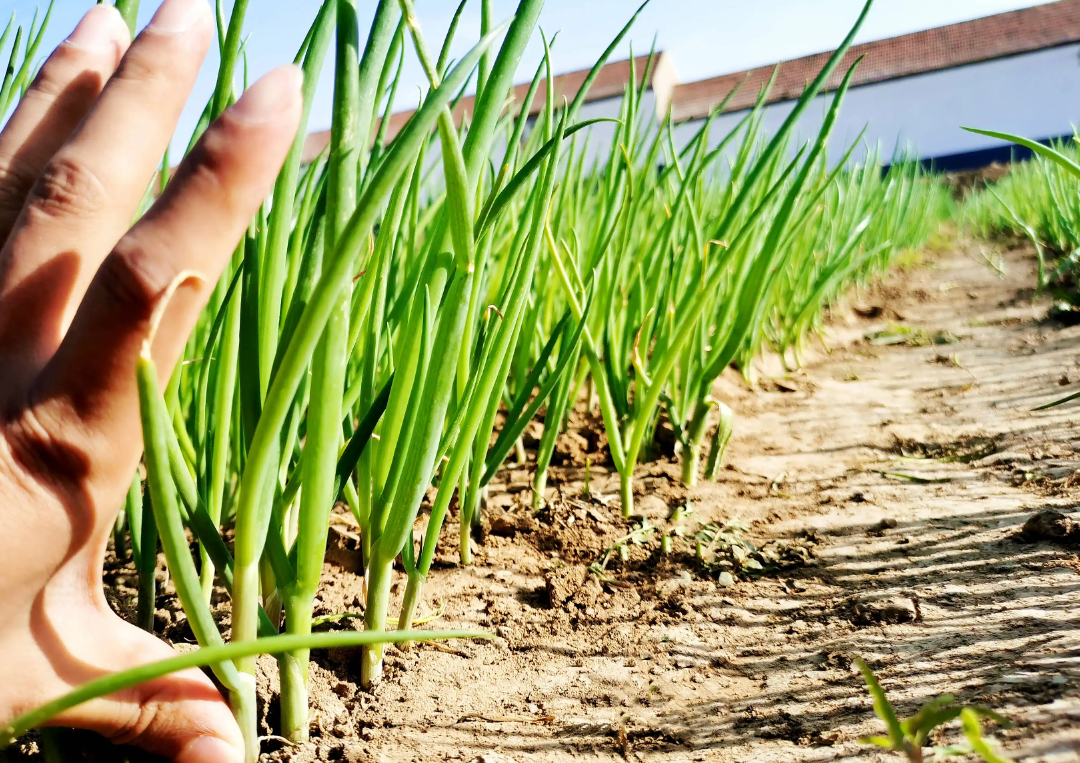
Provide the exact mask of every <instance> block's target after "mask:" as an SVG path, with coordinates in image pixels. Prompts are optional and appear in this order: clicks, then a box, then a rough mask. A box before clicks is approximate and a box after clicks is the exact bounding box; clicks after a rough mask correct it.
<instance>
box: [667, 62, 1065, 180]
mask: <svg viewBox="0 0 1080 763" xmlns="http://www.w3.org/2000/svg"><path fill="white" fill-rule="evenodd" d="M831 101H832V96H831V95H826V96H819V97H818V98H817V99H815V102H814V103H813V104H811V106H810V108H809V109H808V110H807V112H806V114H805V115H804V117H803V118H802V120H800V124H799V127H798V130H797V134H798V135H799V136H800V137H802V138H804V139H808V138H812V137H813V136H814V135H815V134H816V133H817V131H818V129H819V128H820V126H821V123H822V120H823V118H824V115H825V113H826V111H827V109H828V106H829V104H830V103H831ZM793 108H794V102H793V101H786V102H782V103H776V104H772V105H770V106H767V107H766V109H765V111H766V114H765V118H764V124H765V128H766V130H769V131H774V130H776V129H777V128H779V126H780V125H781V124H782V122H783V120H784V119H785V118H786V117H787V116H788V115H789V114H790V113H791V110H792V109H793ZM746 113H747V112H746V111H741V112H732V113H729V114H723V115H721V116H719V117H717V119H715V120H714V122H713V126H712V128H711V131H710V142H711V144H712V145H716V144H717V143H719V142H720V140H721V138H722V137H723V136H724V135H726V134H727V133H728V132H729V131H730V130H731V129H733V128H734V127H735V126H736V125H737V124H738V122H739V120H740V119H742V118H743V117H744V116H745V115H746ZM702 124H703V121H702V120H697V121H692V122H684V123H683V124H681V125H679V126H677V127H676V144H677V145H685V143H686V142H687V141H689V140H690V138H691V137H692V136H693V135H694V134H695V132H696V131H697V130H698V129H700V127H701V125H702ZM1077 124H1080V44H1073V45H1065V46H1062V47H1058V48H1050V49H1046V50H1041V51H1037V52H1034V53H1027V54H1023V55H1018V56H1013V57H1010V58H1004V59H998V60H995V61H987V62H984V63H979V64H971V65H968V66H963V67H958V68H954V69H947V70H944V71H939V72H931V73H929V74H921V75H916V76H912V77H905V78H903V79H897V80H891V81H887V82H880V83H875V84H872V85H865V86H862V87H858V88H853V89H852V90H850V91H849V92H848V96H847V98H846V99H845V102H844V105H843V107H842V111H841V114H840V117H839V119H838V120H837V124H836V126H835V128H834V130H833V137H832V139H831V141H830V146H829V150H830V155H832V156H836V157H839V156H841V155H842V154H843V152H844V151H845V149H846V148H847V147H848V146H850V144H851V141H853V140H854V139H855V138H856V137H858V135H859V132H860V131H861V130H862V129H863V127H864V126H866V127H867V132H866V136H865V138H864V141H865V142H866V143H867V144H868V145H874V144H877V145H880V146H881V149H882V151H883V152H884V154H885V155H886V157H888V156H891V155H892V152H893V149H894V148H895V147H896V146H901V147H905V146H908V147H913V148H915V149H916V150H917V151H918V153H919V155H920V156H921V157H923V158H924V159H934V160H939V161H937V162H936V163H937V164H939V165H943V166H945V167H946V168H949V169H962V168H964V166H963V165H964V164H965V163H967V164H968V165H969V166H981V165H983V164H985V163H987V161H988V160H991V159H992V158H994V155H993V153H992V152H990V153H983V154H981V155H979V154H976V153H974V152H987V150H989V149H997V148H1001V149H1003V152H1004V155H1005V156H1007V155H1008V154H1007V152H1008V150H1009V149H1008V148H1007V147H1008V145H1009V144H1007V143H1004V142H1002V141H997V140H994V139H992V138H986V137H983V136H980V135H975V134H972V133H968V132H966V131H964V130H961V129H960V126H961V125H965V126H970V127H981V128H983V129H989V130H997V131H1000V132H1010V133H1015V134H1018V135H1023V136H1025V137H1029V138H1033V139H1036V140H1044V139H1047V138H1054V137H1060V136H1063V135H1071V134H1072V132H1073V125H1077ZM860 153H861V152H859V151H857V152H856V155H857V156H858V155H860ZM969 154H970V156H965V155H969Z"/></svg>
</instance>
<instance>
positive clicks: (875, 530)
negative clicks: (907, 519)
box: [866, 517, 900, 537]
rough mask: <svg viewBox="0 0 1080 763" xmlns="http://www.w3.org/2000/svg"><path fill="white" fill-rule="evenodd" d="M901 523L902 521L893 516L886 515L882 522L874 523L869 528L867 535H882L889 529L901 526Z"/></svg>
mask: <svg viewBox="0 0 1080 763" xmlns="http://www.w3.org/2000/svg"><path fill="white" fill-rule="evenodd" d="M899 525H900V523H899V522H897V521H896V520H895V519H893V518H892V517H885V518H884V519H882V520H881V521H880V522H878V523H877V524H876V525H873V526H872V527H871V528H870V529H869V530H867V531H866V534H867V535H873V536H875V537H881V536H882V535H884V534H885V533H886V532H887V531H889V530H895V529H896V528H897V527H899Z"/></svg>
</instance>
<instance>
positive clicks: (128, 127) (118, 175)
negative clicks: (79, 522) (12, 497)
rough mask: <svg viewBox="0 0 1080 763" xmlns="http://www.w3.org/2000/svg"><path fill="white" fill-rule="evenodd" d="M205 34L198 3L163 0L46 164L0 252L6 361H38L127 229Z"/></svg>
mask: <svg viewBox="0 0 1080 763" xmlns="http://www.w3.org/2000/svg"><path fill="white" fill-rule="evenodd" d="M212 37H213V20H212V15H211V12H210V8H209V5H208V4H207V3H206V2H205V0H166V1H165V2H164V3H163V4H162V6H161V8H160V9H159V10H158V12H157V13H156V14H155V16H154V18H153V20H152V21H151V23H150V25H149V26H148V27H147V28H146V29H145V30H144V31H143V32H142V34H140V35H139V37H138V38H137V39H136V40H135V42H133V43H132V45H131V48H130V49H129V50H128V51H127V53H126V54H125V55H124V57H123V59H122V61H121V62H120V65H119V67H118V69H117V71H116V73H115V74H114V75H113V77H112V78H111V79H110V80H109V81H108V83H107V84H106V85H105V88H104V90H103V91H102V93H101V95H100V97H99V98H98V99H97V101H96V102H95V103H94V105H93V107H92V108H91V110H90V112H89V114H87V116H86V118H85V119H84V120H83V122H82V123H81V124H80V125H79V126H78V127H77V128H76V129H75V131H74V132H73V134H72V135H71V137H70V139H69V140H68V141H67V142H66V143H65V144H64V145H63V146H62V147H61V148H60V149H59V150H58V151H57V152H56V153H55V155H54V156H53V157H52V158H51V159H50V160H49V161H48V163H47V164H46V165H45V167H44V169H43V170H42V172H41V174H40V176H39V177H38V179H37V181H36V183H35V184H34V186H33V188H32V189H31V191H30V193H29V196H28V197H27V200H26V203H25V205H24V206H23V209H22V211H21V213H20V215H19V218H18V220H17V221H16V223H15V226H14V229H13V230H12V233H11V235H10V236H9V238H8V240H7V243H6V246H5V249H4V251H3V252H2V254H0V263H3V264H4V265H5V266H6V268H5V270H4V272H3V281H2V282H0V340H2V346H3V347H4V348H5V354H6V356H7V357H6V358H5V360H8V362H9V363H12V362H14V363H30V364H31V365H32V364H33V363H34V361H36V362H38V363H39V364H40V363H44V362H45V360H47V358H48V357H49V356H50V355H51V354H52V352H53V351H54V350H55V349H56V346H57V345H58V344H59V342H60V339H61V337H62V336H63V331H64V328H65V326H66V324H67V323H68V322H69V321H70V319H71V317H72V315H73V314H74V311H75V309H76V307H77V306H78V304H79V301H80V299H81V296H82V294H83V293H84V292H85V289H86V287H87V285H88V284H89V282H90V280H91V279H92V278H93V275H94V273H95V271H96V270H97V268H98V266H99V265H100V264H101V261H102V259H103V258H104V257H105V255H106V254H108V252H109V251H110V250H111V249H112V247H113V246H114V245H115V244H116V242H117V241H118V240H119V239H120V237H121V236H122V235H123V234H124V232H125V231H126V230H127V229H128V227H129V226H130V225H131V220H132V218H133V217H134V215H135V213H136V211H137V209H138V206H139V203H140V202H141V200H142V198H143V194H144V193H145V191H146V188H147V186H148V184H149V182H150V180H151V179H152V177H153V175H154V172H155V170H156V169H157V167H158V163H159V162H160V160H161V156H162V154H163V153H164V151H165V148H166V147H167V146H168V144H169V141H170V140H171V139H172V135H173V131H174V130H175V128H176V123H177V120H178V119H179V118H180V114H181V111H182V110H183V107H184V104H185V102H186V100H187V98H188V95H189V94H190V92H191V88H192V86H193V85H194V83H195V78H196V76H197V75H198V72H199V67H200V65H201V63H202V60H203V58H204V57H205V55H206V51H207V48H208V47H209V45H210V42H211V39H212ZM38 273H50V274H51V276H50V278H49V279H43V278H40V277H39V278H37V279H35V278H34V276H35V274H38ZM61 280H63V281H65V282H61ZM12 305H15V306H17V307H18V311H17V313H16V312H13V308H12ZM27 326H33V327H34V330H33V331H28V330H27V328H26V327H27ZM27 356H28V357H27Z"/></svg>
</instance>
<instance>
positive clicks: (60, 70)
mask: <svg viewBox="0 0 1080 763" xmlns="http://www.w3.org/2000/svg"><path fill="white" fill-rule="evenodd" d="M129 39H130V37H129V33H128V30H127V26H126V25H125V24H124V20H123V19H122V18H121V17H120V14H119V12H117V10H116V9H115V8H114V7H112V6H111V5H96V6H94V7H93V8H91V9H90V10H89V11H87V13H86V15H85V16H84V17H83V19H82V21H81V22H79V25H78V26H77V27H75V31H74V32H72V33H71V35H70V36H69V37H68V38H67V39H66V40H65V41H64V42H62V43H61V44H60V46H59V47H58V48H57V49H56V50H55V51H54V52H53V54H52V55H51V56H49V59H48V60H47V61H46V62H45V64H44V65H43V66H42V67H41V71H40V73H39V74H38V76H37V77H36V78H35V80H34V83H33V84H32V85H31V86H30V89H29V90H27V91H26V95H24V96H23V98H22V100H21V101H20V103H19V106H18V108H16V109H15V113H14V114H12V115H11V119H10V120H9V121H8V123H7V125H6V126H5V127H4V130H3V132H0V243H2V242H4V241H6V240H7V238H8V234H9V233H10V232H11V228H12V226H13V225H14V223H15V218H16V217H18V215H19V212H20V211H21V210H22V208H23V204H24V203H25V202H26V197H27V196H28V195H29V193H30V189H31V187H32V186H33V185H34V183H35V182H36V181H37V178H38V175H40V174H41V171H42V170H43V169H44V168H45V164H46V163H47V162H48V161H49V159H51V158H52V156H53V154H55V153H56V152H57V151H58V150H59V149H60V146H62V145H63V143H64V141H66V140H67V139H68V136H70V135H71V133H72V131H73V130H74V129H75V127H76V126H77V125H78V124H79V122H81V121H82V119H83V117H85V116H86V114H87V112H88V111H89V110H90V107H91V106H92V105H93V103H94V100H95V99H96V98H97V97H98V95H99V94H100V93H101V89H102V87H104V85H105V82H106V80H108V79H109V77H111V76H112V74H113V72H114V71H115V70H116V67H117V65H118V64H119V63H120V57H121V56H122V55H123V54H124V51H126V50H127V48H128V42H129Z"/></svg>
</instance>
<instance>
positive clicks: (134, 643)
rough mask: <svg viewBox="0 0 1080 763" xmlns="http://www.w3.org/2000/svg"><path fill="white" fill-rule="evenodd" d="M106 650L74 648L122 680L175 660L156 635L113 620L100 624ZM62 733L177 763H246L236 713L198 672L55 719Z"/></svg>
mask: <svg viewBox="0 0 1080 763" xmlns="http://www.w3.org/2000/svg"><path fill="white" fill-rule="evenodd" d="M89 628H90V629H91V630H94V631H98V630H99V629H100V631H101V632H100V633H99V634H98V635H99V636H100V639H104V640H105V643H104V644H101V640H100V639H99V641H98V643H99V644H101V645H100V646H97V647H93V646H92V645H89V644H85V641H84V642H83V644H80V645H76V647H75V648H76V649H77V650H79V651H86V650H89V649H91V648H97V649H98V650H100V651H99V652H98V653H94V654H83V655H82V657H83V663H82V664H83V665H86V664H93V665H95V666H98V667H99V669H100V668H104V669H107V670H108V671H110V672H118V671H122V670H127V669H129V668H133V667H137V666H139V665H143V664H146V663H150V662H156V661H158V660H164V659H168V658H170V657H175V656H176V653H175V652H174V651H173V650H172V649H171V648H169V647H168V646H166V645H165V644H164V643H162V642H161V641H158V640H157V639H156V638H155V637H154V636H153V635H151V634H149V633H147V632H145V631H141V630H139V629H138V628H136V627H134V626H133V625H130V624H129V623H125V622H123V621H121V620H120V619H119V618H117V617H116V616H115V615H112V613H107V614H106V615H105V616H104V617H103V618H102V621H101V623H100V624H99V623H92V624H91V625H90V626H89ZM56 722H57V723H59V724H62V725H67V726H75V727H77V728H85V729H89V730H91V731H96V732H98V733H99V734H101V735H103V736H105V737H107V738H109V739H111V740H112V741H113V742H115V743H117V744H131V745H135V746H137V747H140V748H142V749H144V750H146V751H148V752H151V753H154V754H156V755H161V756H164V757H166V758H168V759H169V760H174V761H176V763H241V761H242V760H243V753H242V750H243V749H244V747H243V738H242V737H241V736H240V729H239V728H238V727H237V725H236V721H235V720H234V719H233V715H232V712H231V711H230V710H229V706H228V704H226V702H225V700H224V699H223V698H222V696H221V694H220V693H219V692H218V690H217V689H216V688H215V687H214V684H213V683H212V682H211V681H210V679H209V678H208V677H207V676H206V675H205V674H204V673H203V672H202V671H200V670H186V671H183V672H180V673H174V674H171V675H168V676H165V677H163V678H159V679H157V680H154V681H150V682H147V683H145V684H140V685H139V686H136V687H134V688H132V689H129V690H126V691H124V692H120V693H118V694H114V695H110V696H108V697H104V698H102V699H98V700H94V701H92V702H89V703H87V704H85V705H82V706H79V707H76V708H74V709H72V710H71V711H69V712H68V713H65V714H64V715H62V716H60V717H59V718H57V719H56Z"/></svg>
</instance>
